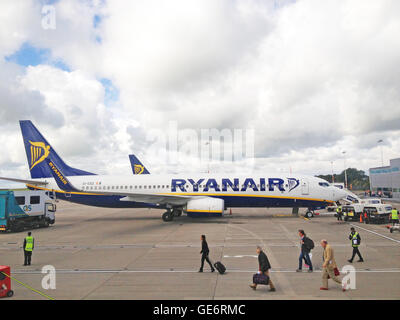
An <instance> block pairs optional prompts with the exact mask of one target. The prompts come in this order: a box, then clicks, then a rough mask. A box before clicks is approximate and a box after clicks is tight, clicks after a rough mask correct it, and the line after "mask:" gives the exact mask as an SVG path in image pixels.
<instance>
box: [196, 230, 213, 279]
mask: <svg viewBox="0 0 400 320" xmlns="http://www.w3.org/2000/svg"><path fill="white" fill-rule="evenodd" d="M200 239H201V251H200V253H201V266H200V270H199V272H203V267H204V260H206V261H207V263H208V264H209V265H210V268H211V272H214V271H215V269H214V267H213V265H212V263H211V261H210V259H209V258H208V255H209V253H210V249H208V244H207V241H206V236H205V235H204V234H203V235H201V238H200Z"/></svg>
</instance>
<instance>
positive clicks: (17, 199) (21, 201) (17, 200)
mask: <svg viewBox="0 0 400 320" xmlns="http://www.w3.org/2000/svg"><path fill="white" fill-rule="evenodd" d="M15 201H16V202H17V204H18V205H24V204H25V197H15Z"/></svg>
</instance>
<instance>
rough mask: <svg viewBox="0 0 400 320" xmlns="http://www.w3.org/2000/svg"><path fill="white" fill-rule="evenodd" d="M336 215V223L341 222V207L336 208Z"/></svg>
mask: <svg viewBox="0 0 400 320" xmlns="http://www.w3.org/2000/svg"><path fill="white" fill-rule="evenodd" d="M336 215H337V220H338V221H343V218H342V216H343V212H342V206H338V207H337V208H336Z"/></svg>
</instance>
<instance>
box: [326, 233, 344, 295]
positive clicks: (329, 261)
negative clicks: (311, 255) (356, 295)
mask: <svg viewBox="0 0 400 320" xmlns="http://www.w3.org/2000/svg"><path fill="white" fill-rule="evenodd" d="M321 247H322V248H323V249H324V256H323V260H324V262H323V264H322V287H321V288H320V290H328V279H332V280H333V281H335V282H336V283H338V284H340V285H341V286H342V281H340V280H339V279H338V278H337V276H336V275H335V269H337V265H336V261H335V257H334V254H333V249H332V247H331V246H330V245H329V244H328V241H326V240H321ZM342 290H343V291H345V290H346V289H345V287H344V286H342Z"/></svg>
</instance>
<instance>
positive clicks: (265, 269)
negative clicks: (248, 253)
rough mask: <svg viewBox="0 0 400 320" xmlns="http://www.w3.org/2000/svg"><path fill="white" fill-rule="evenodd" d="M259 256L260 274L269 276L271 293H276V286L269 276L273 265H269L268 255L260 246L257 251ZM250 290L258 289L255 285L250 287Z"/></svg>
mask: <svg viewBox="0 0 400 320" xmlns="http://www.w3.org/2000/svg"><path fill="white" fill-rule="evenodd" d="M256 252H257V254H258V270H259V272H261V273H263V274H264V275H266V276H268V278H269V280H268V285H269V291H272V292H273V291H276V289H275V286H274V284H273V283H272V281H271V277H270V276H269V269H271V264H270V263H269V260H268V257H267V255H266V254H265V253H264V251H263V250H262V248H261V247H260V246H257V250H256ZM250 288H252V289H253V290H256V289H257V284H256V283H253V284H251V285H250Z"/></svg>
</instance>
